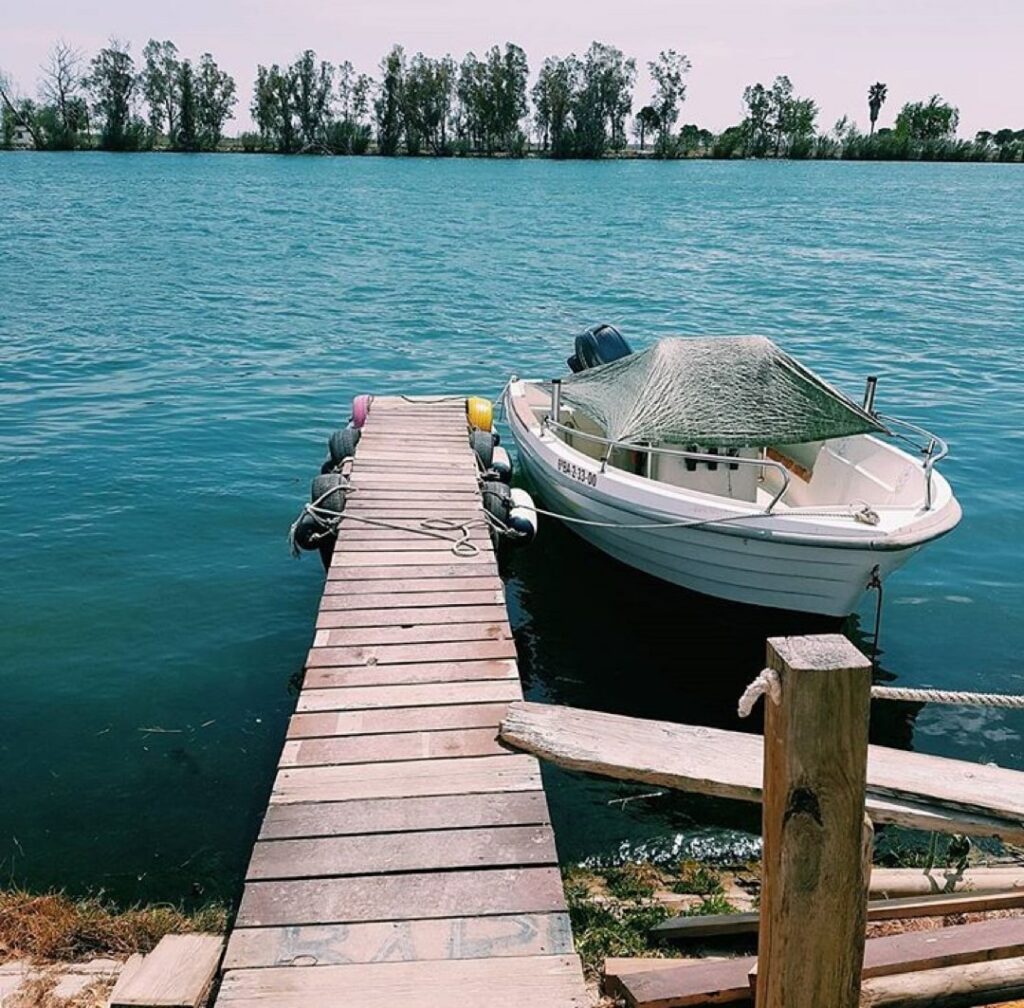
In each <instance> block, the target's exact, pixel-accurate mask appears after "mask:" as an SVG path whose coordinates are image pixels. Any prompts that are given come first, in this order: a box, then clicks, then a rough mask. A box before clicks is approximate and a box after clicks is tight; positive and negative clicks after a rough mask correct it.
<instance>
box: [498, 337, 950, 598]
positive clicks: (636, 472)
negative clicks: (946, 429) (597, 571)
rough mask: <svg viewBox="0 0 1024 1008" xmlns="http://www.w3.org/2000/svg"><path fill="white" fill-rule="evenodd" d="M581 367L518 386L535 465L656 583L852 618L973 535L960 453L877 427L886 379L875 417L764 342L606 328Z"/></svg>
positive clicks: (584, 344)
mask: <svg viewBox="0 0 1024 1008" xmlns="http://www.w3.org/2000/svg"><path fill="white" fill-rule="evenodd" d="M569 364H570V367H571V368H572V369H573V371H574V372H575V373H573V374H570V375H568V376H566V377H564V378H563V379H556V380H553V381H550V382H541V381H529V380H521V379H518V378H515V377H513V379H512V380H511V381H510V382H509V384H508V386H507V388H506V391H505V393H504V397H503V404H504V413H505V417H506V420H507V422H508V425H509V427H510V428H511V432H512V437H513V438H514V440H515V442H516V446H517V448H518V453H519V460H520V467H521V469H522V470H524V471H525V473H526V474H527V477H528V479H529V480H530V481H531V483H532V484H533V486H534V489H535V490H536V493H537V495H538V497H539V504H540V507H541V508H543V509H544V510H545V511H546V512H550V513H551V514H554V515H556V516H557V517H560V518H562V519H563V520H564V521H565V522H566V524H567V526H568V527H569V528H570V529H572V531H574V532H576V533H577V534H578V535H580V536H581V537H582V538H584V539H585V540H587V541H588V542H590V543H592V544H593V545H594V546H596V547H598V548H599V549H601V550H603V551H604V552H606V553H608V554H609V555H610V556H613V557H615V558H616V559H618V560H620V561H622V562H623V563H626V564H629V565H630V566H632V567H635V568H638V569H639V570H642V571H645V572H647V573H648V574H651V575H654V576H655V577H658V578H662V579H663V580H665V581H669V582H671V583H673V584H677V585H682V586H683V587H686V588H690V589H693V590H694V591H698V592H703V593H704V594H706V595H713V596H717V597H719V598H724V599H731V600H734V601H737V602H744V603H751V604H754V605H759V606H770V607H775V608H780V609H787V610H796V611H802V612H812V613H821V614H826V615H830V616H844V615H847V614H849V613H851V612H853V611H854V610H855V609H856V607H857V605H858V603H859V601H860V599H861V597H862V596H863V594H864V592H865V591H866V590H867V589H868V588H869V587H871V586H873V585H876V584H878V583H879V582H880V581H881V580H882V579H884V578H885V577H886V576H887V575H889V574H891V573H892V572H893V571H894V570H896V569H897V568H898V567H900V566H902V565H903V564H904V563H906V561H907V560H908V559H909V558H910V557H911V556H912V555H913V554H914V553H916V552H917V551H918V550H919V549H921V547H922V546H924V545H925V544H926V543H929V542H931V541H932V540H934V539H938V538H939V537H940V536H943V535H945V534H946V533H947V532H950V531H951V530H952V529H953V528H954V527H955V526H956V525H957V523H958V522H959V521H960V515H961V511H960V506H959V504H958V503H957V500H956V498H955V497H954V496H953V492H952V490H951V488H950V486H949V483H947V481H946V480H945V479H944V478H943V477H942V476H941V475H940V474H939V473H938V472H937V471H936V469H935V465H936V463H937V462H938V461H940V460H941V459H942V458H943V457H945V455H946V454H947V447H946V445H945V443H944V442H943V441H942V440H941V439H940V438H938V437H936V436H934V435H932V434H930V433H928V432H927V431H925V430H923V429H922V428H920V427H917V426H915V425H913V424H909V423H906V422H904V421H899V420H896V419H894V418H892V417H888V416H882V415H880V414H878V413H876V412H875V411H874V379H869V381H868V393H867V394H866V396H865V401H864V404H863V406H862V405H859V404H857V403H856V402H854V401H853V400H851V399H849V398H848V397H846V396H845V395H843V394H842V393H841V392H839V391H837V390H836V389H834V388H832V387H831V386H830V385H828V384H827V383H825V382H824V381H823V380H822V379H820V378H819V377H817V376H816V375H815V374H813V373H812V372H811V371H809V370H807V369H806V368H804V367H803V366H802V365H800V364H799V363H797V362H796V361H795V360H793V359H792V358H791V357H789V356H788V355H787V354H786V353H784V352H783V351H782V350H781V349H779V348H778V347H777V346H776V345H775V344H773V343H772V342H771V341H770V340H768V339H765V338H763V337H756V336H754V337H717V338H707V339H703V338H702V339H694V338H668V339H663V340H660V341H658V342H657V343H655V344H653V345H652V346H650V347H649V348H647V349H646V350H643V351H640V352H637V353H633V352H632V351H631V350H630V349H629V347H628V345H627V344H626V343H625V341H623V340H622V338H621V336H619V334H618V333H617V331H615V330H614V329H612V328H611V327H607V326H602V327H595V328H594V329H591V330H588V331H587V332H586V333H585V334H584V335H583V336H582V337H580V338H578V339H577V346H576V354H575V355H574V356H573V357H572V358H570V360H569ZM901 444H902V445H906V446H907V447H908V449H909V450H904V449H903V448H902V447H900V445H901Z"/></svg>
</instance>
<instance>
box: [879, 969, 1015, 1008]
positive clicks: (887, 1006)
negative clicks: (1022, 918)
mask: <svg viewBox="0 0 1024 1008" xmlns="http://www.w3.org/2000/svg"><path fill="white" fill-rule="evenodd" d="M1015 998H1024V957H1018V958H1014V959H1002V960H999V961H996V962H982V963H974V964H973V965H969V966H947V967H945V968H943V969H935V970H926V971H924V972H922V973H905V974H901V975H899V976H889V977H878V978H877V979H874V980H865V981H864V985H863V987H862V990H861V1008H977V1006H979V1005H991V1004H998V1003H999V1002H1003V1001H1009V1000H1013V999H1015Z"/></svg>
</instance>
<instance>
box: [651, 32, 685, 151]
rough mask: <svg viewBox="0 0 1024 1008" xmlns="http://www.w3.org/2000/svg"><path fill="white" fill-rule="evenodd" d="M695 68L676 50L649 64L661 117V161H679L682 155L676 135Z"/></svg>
mask: <svg viewBox="0 0 1024 1008" xmlns="http://www.w3.org/2000/svg"><path fill="white" fill-rule="evenodd" d="M691 65H692V64H691V63H690V61H689V59H688V58H687V57H686V56H684V55H683V54H682V53H678V52H676V51H675V50H674V49H666V50H664V51H662V52H660V53H659V54H658V58H657V59H656V60H653V61H651V62H650V63H648V64H647V69H648V70H649V71H650V74H651V78H652V80H653V81H654V86H655V93H654V101H653V102H652V105H653V107H654V111H655V112H656V113H657V117H658V124H657V131H658V138H657V141H656V142H655V145H654V152H655V154H657V155H658V157H676V156H678V154H679V146H678V143H677V142H676V137H675V136H674V135H673V132H672V131H673V129H674V127H675V124H676V120H677V119H678V118H679V109H680V106H681V105H682V103H683V102H684V101H685V100H686V83H685V77H686V75H687V74H688V73H689V72H690V67H691Z"/></svg>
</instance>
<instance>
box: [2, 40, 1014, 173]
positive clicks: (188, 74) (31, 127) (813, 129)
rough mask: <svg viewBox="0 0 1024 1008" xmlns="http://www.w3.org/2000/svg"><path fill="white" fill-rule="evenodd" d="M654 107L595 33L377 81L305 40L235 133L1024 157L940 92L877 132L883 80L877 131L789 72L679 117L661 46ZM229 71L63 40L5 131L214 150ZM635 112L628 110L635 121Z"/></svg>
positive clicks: (678, 66) (563, 146) (170, 48)
mask: <svg viewBox="0 0 1024 1008" xmlns="http://www.w3.org/2000/svg"><path fill="white" fill-rule="evenodd" d="M647 70H648V72H649V75H650V77H651V80H652V82H653V85H654V93H653V96H652V99H651V102H650V104H647V105H644V106H643V107H642V108H640V109H639V110H638V111H637V112H636V113H635V115H634V114H633V106H634V102H633V90H634V86H635V83H636V77H637V66H636V61H635V60H634V59H632V58H629V57H627V56H625V55H624V54H623V53H622V51H621V50H619V49H616V48H615V47H614V46H610V45H606V44H604V43H601V42H594V43H593V44H592V45H591V46H590V47H589V49H587V51H586V52H585V53H584V54H583V55H582V56H577V55H576V54H570V55H568V56H549V57H548V58H547V59H546V60H544V62H543V64H542V65H541V67H540V69H539V71H538V73H537V77H536V80H535V82H534V84H533V86H532V88H531V87H530V86H529V77H530V71H529V66H528V62H527V58H526V54H525V53H524V52H523V50H522V49H521V48H519V46H517V45H513V44H512V43H506V44H505V45H504V46H494V47H492V48H491V49H489V50H488V51H487V52H486V53H485V54H484V55H483V56H482V57H478V56H477V55H476V54H474V53H472V52H471V53H468V54H467V55H466V56H465V57H464V58H463V59H462V60H461V62H456V60H455V59H454V58H453V57H451V56H444V57H441V58H433V57H429V56H425V55H424V54H423V53H416V54H415V55H414V56H412V57H411V58H410V57H408V56H407V55H406V53H405V51H404V50H403V49H402V47H401V46H395V47H393V48H392V49H391V51H390V52H389V53H388V54H387V55H386V56H385V57H384V59H383V60H382V61H381V64H380V72H379V75H378V77H377V78H376V79H374V78H371V77H370V76H368V75H367V74H360V73H356V72H355V70H354V69H353V67H352V64H351V63H348V62H343V63H340V64H336V65H335V64H332V63H330V62H327V61H324V60H320V59H318V58H317V55H316V53H314V52H313V51H312V50H307V51H306V52H304V53H302V54H301V55H300V56H299V57H298V59H296V60H295V61H294V62H293V63H291V64H290V65H284V66H281V65H278V64H274V65H272V66H269V67H266V66H260V67H258V69H257V72H256V80H255V85H254V88H253V98H252V105H251V113H252V119H253V122H254V124H255V127H256V131H255V132H252V133H245V134H243V135H242V136H241V137H240V138H239V143H238V144H237V145H236V146H240V147H241V148H242V149H244V150H249V151H275V152H278V153H287V154H292V153H304V152H315V153H334V154H364V153H367V152H369V151H371V150H372V149H374V145H375V149H376V151H377V152H378V153H379V154H382V155H386V156H393V155H398V154H406V155H419V154H430V155H435V156H448V155H456V154H476V155H484V156H487V155H496V154H501V155H507V156H513V157H515V156H521V155H523V154H526V153H527V152H529V151H531V150H534V151H536V152H538V153H543V154H546V155H548V156H550V157H554V158H599V157H602V156H604V155H606V154H608V153H609V152H611V153H615V152H621V151H623V150H625V149H626V148H627V147H628V146H629V133H630V132H632V135H633V137H634V138H635V139H636V141H637V146H638V147H639V149H640V151H641V152H644V151H646V150H647V149H648V144H650V146H651V151H652V153H653V154H654V155H655V156H657V157H662V158H674V157H718V158H736V157H755V158H764V157H774V158H782V157H785V158H809V157H817V158H858V159H866V158H877V159H908V158H935V159H952V160H1005V161H1016V160H1022V159H1024V130H1014V129H1002V130H997V131H982V132H981V133H978V134H977V136H976V137H975V139H974V140H973V141H966V140H961V139H958V138H957V136H956V130H957V126H958V124H959V113H958V110H957V109H956V108H955V107H953V106H952V105H950V104H949V103H948V102H945V101H944V100H943V99H942V98H940V97H939V96H938V95H933V96H932V97H931V98H930V99H928V100H927V101H920V102H909V103H907V104H905V105H904V106H903V107H902V108H901V109H900V111H899V113H898V114H897V115H896V117H895V122H894V124H893V126H892V127H890V128H882V129H876V126H877V122H878V119H879V115H880V113H881V110H882V108H883V106H884V105H885V103H886V101H887V100H888V87H887V85H886V84H884V83H882V82H877V83H875V84H872V85H871V87H870V88H869V89H868V92H867V110H868V120H869V123H870V128H869V131H868V132H867V133H862V132H861V131H860V130H858V129H857V127H856V126H855V125H854V124H853V123H852V122H850V120H849V119H848V118H847V117H846V116H844V117H843V118H842V119H841V120H839V122H838V123H836V124H835V126H834V127H833V128H832V129H831V130H829V131H826V132H819V129H818V125H817V119H818V106H817V103H816V102H815V101H814V100H813V99H811V98H807V97H801V96H800V95H798V94H797V93H796V92H795V89H794V87H793V84H792V82H791V81H790V79H789V78H788V77H785V76H779V77H776V78H775V80H774V81H772V82H771V83H769V84H762V83H760V82H758V83H754V84H751V85H750V86H748V87H747V88H745V89H744V91H743V97H742V107H743V110H744V116H743V118H742V119H741V121H740V122H738V123H737V124H736V125H734V126H730V127H729V128H727V129H725V130H723V131H722V132H721V133H719V134H714V133H711V132H710V131H708V130H706V129H702V128H700V127H699V126H697V125H694V124H686V125H683V126H682V127H679V126H678V122H679V118H680V111H681V109H682V106H683V104H684V102H685V100H686V78H687V74H688V73H689V71H690V61H689V60H688V59H687V57H686V56H685V55H683V54H682V53H679V52H676V51H675V50H671V49H670V50H666V51H664V52H662V53H660V54H659V55H658V57H657V59H655V60H653V61H651V62H650V63H648V64H647ZM235 91H236V88H235V82H234V80H232V78H231V77H230V76H229V75H228V74H226V73H225V72H224V71H222V70H221V69H220V68H219V67H218V66H217V64H216V62H215V61H214V59H213V57H212V56H211V55H210V54H209V53H204V54H203V55H202V56H201V57H200V58H199V60H198V61H197V62H195V63H193V62H192V61H191V60H189V59H185V58H182V57H181V55H180V54H179V52H178V49H177V48H176V46H175V45H174V44H173V43H172V42H169V41H165V42H157V41H155V40H151V41H150V42H149V43H148V44H147V45H146V46H145V48H144V49H143V51H142V58H141V64H140V65H138V66H137V65H136V63H135V61H134V59H133V57H132V55H131V52H130V50H129V48H128V46H126V45H124V44H122V43H119V42H116V41H112V42H111V43H110V45H108V46H107V47H106V48H104V49H103V50H101V51H100V52H99V53H98V54H97V55H96V56H95V58H93V59H92V60H91V61H89V62H88V64H87V63H86V62H85V60H84V58H83V56H82V54H81V53H80V52H78V51H77V50H74V49H72V48H71V47H69V46H67V45H66V44H64V43H59V44H58V45H56V46H54V48H53V50H52V51H51V53H50V56H49V59H48V61H47V63H46V65H45V66H44V67H43V68H42V78H41V80H40V83H39V89H38V100H33V99H28V98H19V97H17V96H16V94H15V93H14V91H13V89H12V88H11V86H10V84H9V83H8V82H7V81H6V80H5V79H4V78H3V77H2V76H0V104H2V106H3V127H4V129H3V138H2V139H4V140H5V141H6V142H7V144H8V145H9V142H10V139H11V137H12V136H13V133H14V131H15V129H16V128H19V127H20V128H21V129H22V130H26V131H27V132H28V133H29V134H30V135H31V138H32V141H33V143H34V145H35V146H36V147H39V148H43V149H60V150H67V149H74V148H77V147H91V146H98V147H101V148H104V149H108V150H139V149H149V148H152V147H153V146H160V147H167V148H170V149H172V150H182V151H197V150H217V149H218V148H219V147H221V146H222V140H223V134H224V127H225V124H226V123H227V121H228V120H229V119H230V118H231V115H232V110H233V108H234V106H235V104H236V101H237V99H236V95H235ZM631 119H632V121H630V120H631Z"/></svg>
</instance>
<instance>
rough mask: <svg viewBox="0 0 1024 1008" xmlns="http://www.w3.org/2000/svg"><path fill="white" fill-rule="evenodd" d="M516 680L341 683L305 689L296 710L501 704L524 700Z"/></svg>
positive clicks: (303, 711)
mask: <svg viewBox="0 0 1024 1008" xmlns="http://www.w3.org/2000/svg"><path fill="white" fill-rule="evenodd" d="M522 696H523V691H522V687H521V686H520V685H519V683H518V681H516V680H514V679H481V680H476V679H472V680H469V681H466V682H440V683H408V684H403V685H400V686H340V687H337V688H334V689H304V690H303V691H302V693H301V694H300V695H299V700H298V704H297V705H296V708H295V709H296V711H297V712H301V713H306V712H310V711H346V710H347V711H354V710H367V709H370V708H381V707H443V706H446V705H451V704H454V703H458V704H469V703H499V702H500V701H502V700H505V701H509V702H511V701H512V700H520V699H522Z"/></svg>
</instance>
